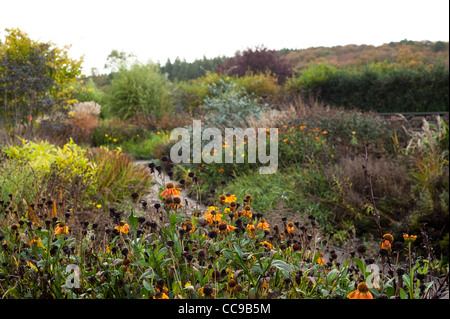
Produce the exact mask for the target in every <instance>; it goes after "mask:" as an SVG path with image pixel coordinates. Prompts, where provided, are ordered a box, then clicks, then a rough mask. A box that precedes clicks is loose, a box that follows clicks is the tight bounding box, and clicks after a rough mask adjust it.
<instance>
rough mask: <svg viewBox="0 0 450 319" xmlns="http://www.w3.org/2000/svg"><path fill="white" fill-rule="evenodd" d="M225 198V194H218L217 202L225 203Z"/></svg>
mask: <svg viewBox="0 0 450 319" xmlns="http://www.w3.org/2000/svg"><path fill="white" fill-rule="evenodd" d="M225 199H226V196H225V195H220V196H219V204H220V205H225Z"/></svg>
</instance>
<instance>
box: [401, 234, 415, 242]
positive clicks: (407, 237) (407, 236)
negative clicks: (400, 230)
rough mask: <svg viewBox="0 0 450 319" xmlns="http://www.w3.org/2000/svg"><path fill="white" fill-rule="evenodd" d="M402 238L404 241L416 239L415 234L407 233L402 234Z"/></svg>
mask: <svg viewBox="0 0 450 319" xmlns="http://www.w3.org/2000/svg"><path fill="white" fill-rule="evenodd" d="M403 238H404V239H405V241H406V242H411V243H412V242H413V241H415V240H416V239H417V236H416V235H408V234H404V235H403Z"/></svg>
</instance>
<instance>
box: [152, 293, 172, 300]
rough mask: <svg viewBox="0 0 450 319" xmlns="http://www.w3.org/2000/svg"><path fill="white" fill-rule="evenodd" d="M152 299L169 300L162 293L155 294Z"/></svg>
mask: <svg viewBox="0 0 450 319" xmlns="http://www.w3.org/2000/svg"><path fill="white" fill-rule="evenodd" d="M153 299H169V296H167V295H166V294H165V293H164V292H157V293H156V294H155V295H154V296H153Z"/></svg>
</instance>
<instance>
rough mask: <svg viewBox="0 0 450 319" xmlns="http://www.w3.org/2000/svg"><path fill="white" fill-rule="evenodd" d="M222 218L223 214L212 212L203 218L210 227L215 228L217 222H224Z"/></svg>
mask: <svg viewBox="0 0 450 319" xmlns="http://www.w3.org/2000/svg"><path fill="white" fill-rule="evenodd" d="M222 216H223V215H222V214H219V213H217V212H216V211H215V210H212V211H210V212H206V213H205V216H204V217H203V218H204V219H205V220H206V221H207V222H208V224H209V226H213V225H214V223H215V222H220V221H221V220H222Z"/></svg>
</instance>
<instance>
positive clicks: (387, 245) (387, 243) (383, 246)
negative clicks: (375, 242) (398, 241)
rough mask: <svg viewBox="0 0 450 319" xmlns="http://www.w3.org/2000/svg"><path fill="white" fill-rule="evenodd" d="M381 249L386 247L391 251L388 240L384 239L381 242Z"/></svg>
mask: <svg viewBox="0 0 450 319" xmlns="http://www.w3.org/2000/svg"><path fill="white" fill-rule="evenodd" d="M381 249H386V250H388V251H392V247H391V242H390V241H389V240H384V241H383V242H382V243H381Z"/></svg>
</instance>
